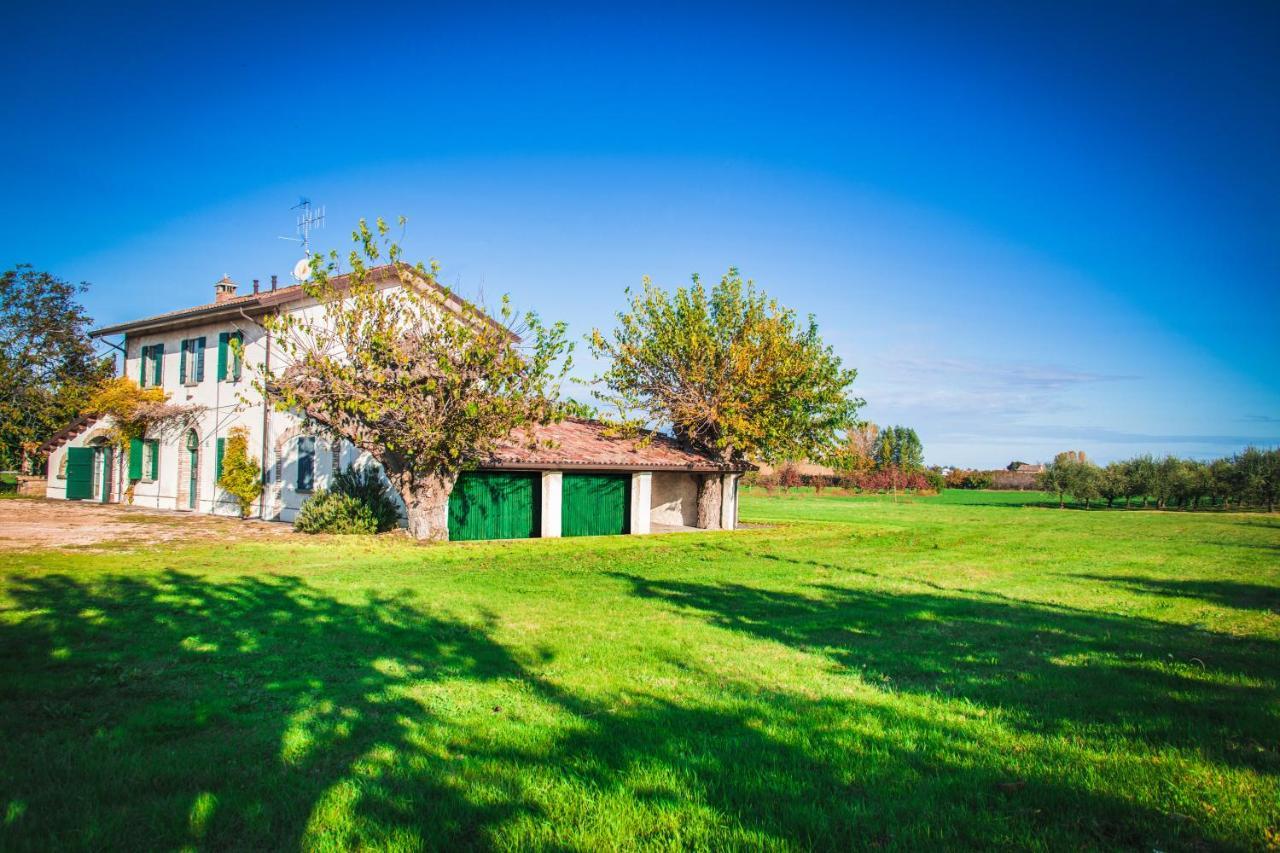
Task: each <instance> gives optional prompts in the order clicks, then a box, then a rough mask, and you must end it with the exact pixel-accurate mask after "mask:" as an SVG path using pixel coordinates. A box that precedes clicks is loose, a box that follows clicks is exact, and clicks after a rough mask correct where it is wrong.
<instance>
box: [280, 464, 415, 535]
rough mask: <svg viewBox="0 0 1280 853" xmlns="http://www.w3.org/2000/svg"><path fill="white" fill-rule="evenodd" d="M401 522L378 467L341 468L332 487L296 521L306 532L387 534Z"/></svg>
mask: <svg viewBox="0 0 1280 853" xmlns="http://www.w3.org/2000/svg"><path fill="white" fill-rule="evenodd" d="M399 523H400V514H399V511H398V509H397V506H396V503H395V500H394V499H393V498H392V497H391V495H390V493H389V492H388V491H387V487H386V483H385V481H384V480H383V479H382V475H381V473H380V472H379V471H378V469H377V468H363V469H359V470H356V469H352V470H349V471H340V472H339V473H337V474H335V475H334V476H333V482H332V483H331V484H330V486H329V488H327V489H321V490H319V491H317V492H316V493H315V494H314V495H312V496H311V498H310V499H309V500H308V501H307V502H306V503H304V504H303V505H302V509H301V510H299V512H298V517H297V518H296V519H295V520H294V522H293V527H294V529H295V530H299V531H301V532H303V533H366V534H372V533H384V532H386V531H388V530H392V529H394V528H395V527H396V526H397V525H398V524H399Z"/></svg>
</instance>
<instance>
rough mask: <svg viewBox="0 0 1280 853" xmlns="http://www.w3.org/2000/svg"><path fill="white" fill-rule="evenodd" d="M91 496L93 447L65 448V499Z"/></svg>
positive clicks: (81, 498)
mask: <svg viewBox="0 0 1280 853" xmlns="http://www.w3.org/2000/svg"><path fill="white" fill-rule="evenodd" d="M92 497H93V448H92V447H68V448H67V500H71V501H83V500H89V499H91V498H92Z"/></svg>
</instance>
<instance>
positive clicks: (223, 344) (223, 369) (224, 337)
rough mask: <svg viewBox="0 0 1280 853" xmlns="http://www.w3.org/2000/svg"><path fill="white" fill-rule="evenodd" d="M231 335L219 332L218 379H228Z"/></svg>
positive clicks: (222, 380) (223, 380)
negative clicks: (228, 343)
mask: <svg viewBox="0 0 1280 853" xmlns="http://www.w3.org/2000/svg"><path fill="white" fill-rule="evenodd" d="M230 338H231V336H230V335H229V334H227V333H226V332H218V381H219V382H226V381H227V341H228V340H230Z"/></svg>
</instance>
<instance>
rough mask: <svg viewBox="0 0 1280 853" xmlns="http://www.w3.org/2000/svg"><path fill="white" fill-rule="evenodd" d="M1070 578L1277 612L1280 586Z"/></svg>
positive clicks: (1128, 577)
mask: <svg viewBox="0 0 1280 853" xmlns="http://www.w3.org/2000/svg"><path fill="white" fill-rule="evenodd" d="M1072 577H1077V578H1083V579H1085V580H1092V581H1101V582H1103V583H1109V584H1115V585H1117V586H1122V587H1124V588H1126V589H1128V590H1130V591H1131V592H1138V593H1145V594H1149V595H1159V596H1165V597H1169V598H1192V599H1198V600H1200V601H1203V602H1205V603H1206V604H1216V605H1219V606H1222V607H1232V608H1235V609H1236V610H1267V611H1271V612H1272V613H1280V587H1278V586H1268V585H1266V584H1258V583H1243V582H1240V581H1226V580H1170V579H1168V578H1151V577H1142V576H1139V575H1097V574H1075V575H1072Z"/></svg>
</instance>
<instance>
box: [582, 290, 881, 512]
mask: <svg viewBox="0 0 1280 853" xmlns="http://www.w3.org/2000/svg"><path fill="white" fill-rule="evenodd" d="M627 295H628V306H627V310H625V311H622V312H620V313H619V314H618V315H617V319H618V325H617V327H616V328H615V329H614V330H613V332H612V333H611V334H610V335H608V336H606V335H604V334H602V333H601V332H600V331H599V330H598V329H597V330H595V331H594V332H593V333H592V335H591V338H590V341H591V351H592V354H593V355H595V356H596V357H598V358H604V359H608V361H609V366H608V369H607V370H605V372H604V373H603V374H602V375H601V376H600V377H599V380H598V381H599V382H600V384H601V385H603V387H604V389H605V390H604V391H601V392H598V393H597V395H598V396H599V397H600V398H601V399H603V400H605V401H607V402H611V403H613V404H615V405H617V406H618V407H619V408H620V409H621V410H623V411H624V412H639V413H640V416H639V417H638V418H636V419H635V420H636V421H640V422H644V423H647V424H648V425H651V426H654V427H657V428H659V429H669V430H670V431H671V432H672V433H673V434H674V435H675V436H676V438H677V439H679V440H681V441H683V442H685V443H686V444H688V445H690V446H692V447H695V448H698V449H700V450H702V451H705V452H706V453H709V454H710V455H711V456H712V457H714V458H715V459H717V460H718V461H720V462H722V463H732V462H738V461H741V460H751V461H760V462H767V463H777V462H780V461H782V460H785V459H802V458H808V459H812V460H815V461H827V460H831V459H833V458H834V457H836V456H837V454H838V452H839V451H840V449H841V447H842V443H843V436H844V434H845V432H846V431H847V430H848V429H850V428H851V427H853V426H854V424H855V420H856V415H857V412H858V408H859V407H860V406H861V404H862V401H861V400H858V399H856V398H854V397H851V396H850V394H849V387H850V385H851V384H852V383H853V380H854V377H855V376H856V375H857V372H856V371H854V370H851V369H847V368H845V367H843V366H842V364H841V362H840V359H839V358H838V357H837V356H836V355H835V353H834V352H833V351H832V349H831V347H829V346H827V345H826V344H824V343H823V341H822V338H821V337H820V336H819V335H818V326H817V323H815V322H814V320H813V318H812V317H810V318H809V319H808V320H807V321H801V320H800V319H799V318H798V317H797V316H796V313H795V312H794V311H792V310H790V309H787V308H783V307H781V306H779V305H778V303H777V302H776V301H775V300H773V299H770V298H769V297H768V296H766V295H765V294H764V293H762V292H760V291H759V290H757V289H756V288H755V285H754V284H753V283H752V282H751V281H744V280H743V278H742V276H741V275H740V274H739V272H738V270H737V269H735V268H733V267H730V268H729V272H728V274H726V275H725V276H724V277H723V278H722V279H720V283H719V284H717V285H715V286H714V287H712V288H711V289H710V290H708V289H707V288H706V287H705V286H703V284H702V282H701V280H700V279H699V278H698V276H696V275H695V276H694V277H693V283H692V285H691V286H690V287H681V288H678V289H677V290H676V291H675V292H674V293H671V292H668V291H666V290H664V289H662V288H661V287H657V286H655V285H654V284H653V282H652V281H650V280H649V279H648V278H645V279H644V281H643V285H642V288H641V290H640V291H639V292H638V293H636V292H632V291H631V290H630V289H628V291H627ZM720 500H721V496H720V490H719V479H718V478H714V477H707V478H704V479H703V484H702V487H701V488H700V489H699V497H698V516H699V524H700V525H702V526H707V527H714V526H717V524H718V518H719V507H720Z"/></svg>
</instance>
